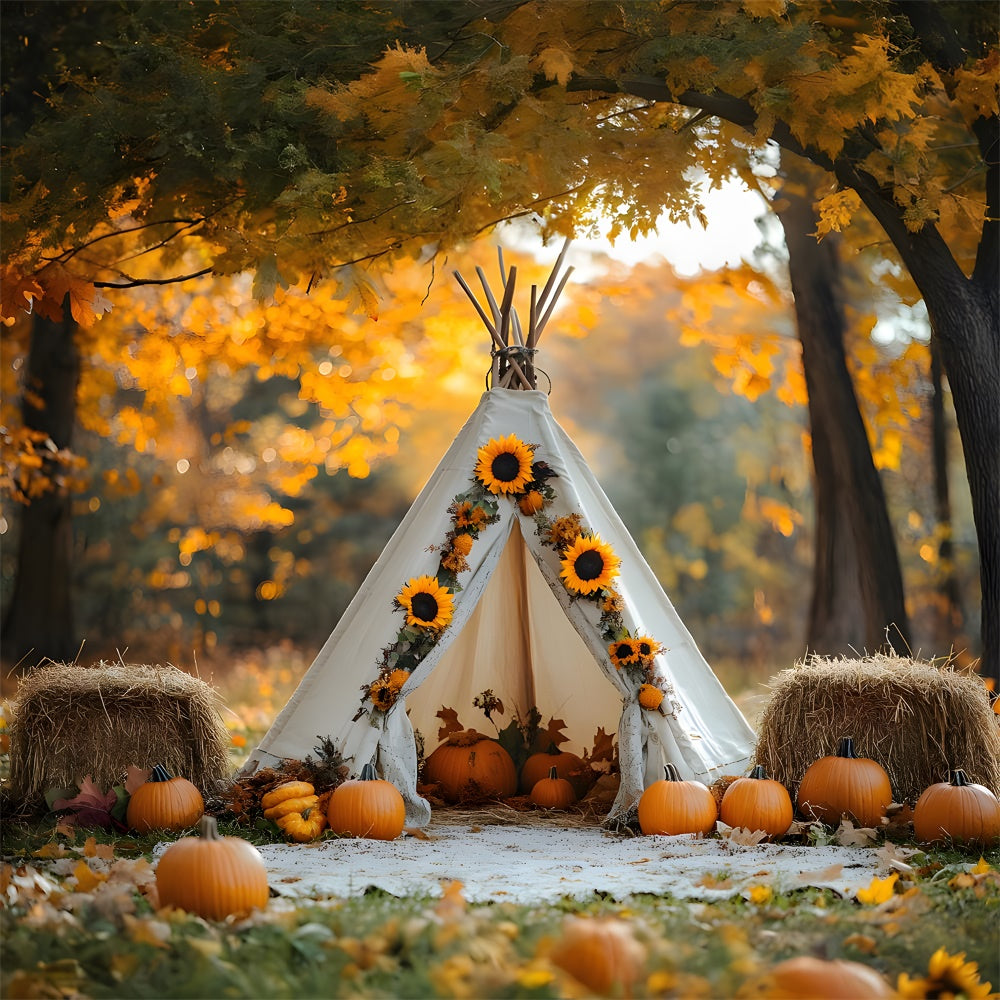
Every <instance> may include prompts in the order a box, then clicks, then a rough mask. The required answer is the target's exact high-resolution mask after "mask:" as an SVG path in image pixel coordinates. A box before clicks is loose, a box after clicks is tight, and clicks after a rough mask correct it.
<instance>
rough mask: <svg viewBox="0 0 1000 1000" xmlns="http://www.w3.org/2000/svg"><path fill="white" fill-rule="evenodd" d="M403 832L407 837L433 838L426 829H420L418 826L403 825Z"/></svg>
mask: <svg viewBox="0 0 1000 1000" xmlns="http://www.w3.org/2000/svg"><path fill="white" fill-rule="evenodd" d="M403 833H405V834H406V835H407V836H408V837H416V839H417V840H434V838H433V837H432V836H431V835H430V834H429V833H428V832H427V831H426V830H421V829H420V827H419V826H407V827H404V829H403Z"/></svg>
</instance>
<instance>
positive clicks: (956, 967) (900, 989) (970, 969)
mask: <svg viewBox="0 0 1000 1000" xmlns="http://www.w3.org/2000/svg"><path fill="white" fill-rule="evenodd" d="M896 991H897V993H898V994H899V996H900V997H913V998H918V997H919V998H924V997H967V998H968V1000H986V998H987V997H991V996H995V995H996V994H994V993H993V992H992V990H991V989H990V983H984V982H981V981H980V978H979V966H978V965H977V964H976V963H975V962H967V961H966V960H965V952H964V951H963V952H959V953H958V954H957V955H951V954H949V953H948V951H947V950H946V949H944V948H938V950H937V951H936V952H934V954H933V955H931V958H930V961H929V962H928V963H927V976H926V978H923V979H920V978H913V979H911V978H910V977H909V976H908V975H907V974H906V973H905V972H901V973H900V974H899V979H898V982H897V985H896Z"/></svg>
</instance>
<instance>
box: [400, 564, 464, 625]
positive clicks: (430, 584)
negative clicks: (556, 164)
mask: <svg viewBox="0 0 1000 1000" xmlns="http://www.w3.org/2000/svg"><path fill="white" fill-rule="evenodd" d="M453 599H454V598H453V595H452V592H451V591H450V590H449V589H448V588H447V587H442V586H441V584H439V583H438V582H437V580H436V579H435V578H434V577H433V576H417V577H413V578H411V579H410V582H409V583H408V584H407V585H406V586H405V587H404V588H403V589H402V590H401V591H400V592H399V594H398V595H397V596H396V600H397V601H398V602H399V603H400V605H402V607H403V608H404V609H405V611H406V624H407V625H415V626H416V627H417V628H432V629H441V628H444V627H445V625H447V624H448V622H450V621H451V616H452V612H453V607H452V601H453Z"/></svg>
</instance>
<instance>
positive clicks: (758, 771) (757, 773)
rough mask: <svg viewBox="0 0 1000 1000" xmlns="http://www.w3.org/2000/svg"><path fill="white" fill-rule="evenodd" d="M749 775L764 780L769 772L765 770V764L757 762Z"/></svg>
mask: <svg viewBox="0 0 1000 1000" xmlns="http://www.w3.org/2000/svg"><path fill="white" fill-rule="evenodd" d="M748 777H751V778H756V779H757V780H758V781H764V780H766V778H767V772H766V771H765V770H764V765H763V764H757V765H756V766H755V767H754V769H753V770H752V771H751V772H750V774H749V775H748Z"/></svg>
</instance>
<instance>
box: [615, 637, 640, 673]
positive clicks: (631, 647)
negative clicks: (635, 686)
mask: <svg viewBox="0 0 1000 1000" xmlns="http://www.w3.org/2000/svg"><path fill="white" fill-rule="evenodd" d="M608 653H609V654H610V656H611V662H612V663H613V664H614V665H615V669H616V670H621V668H622V667H627V666H629V664H632V663H637V662H638V660H639V654H638V652H637V651H636V648H635V643H634V642H633V640H632V639H628V638H626V639H617V640H615V641H614V642H613V643H611V645H610V646H608Z"/></svg>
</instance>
